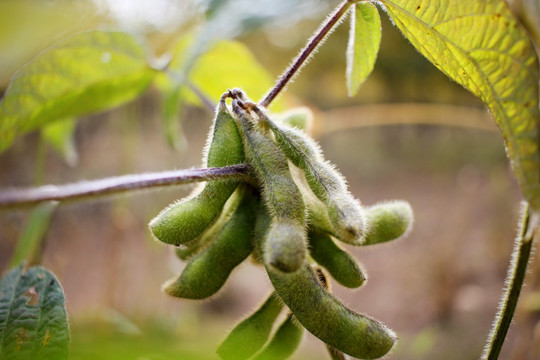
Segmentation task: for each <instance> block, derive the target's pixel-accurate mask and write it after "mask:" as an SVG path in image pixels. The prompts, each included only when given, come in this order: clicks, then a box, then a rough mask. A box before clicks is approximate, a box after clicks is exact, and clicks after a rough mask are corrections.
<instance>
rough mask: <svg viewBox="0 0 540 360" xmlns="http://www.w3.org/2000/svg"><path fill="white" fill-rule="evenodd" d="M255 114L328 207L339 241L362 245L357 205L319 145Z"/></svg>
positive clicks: (359, 207)
mask: <svg viewBox="0 0 540 360" xmlns="http://www.w3.org/2000/svg"><path fill="white" fill-rule="evenodd" d="M257 114H258V116H259V117H260V118H261V119H262V120H263V121H264V123H265V124H266V125H267V126H268V127H269V128H270V129H271V130H272V132H273V133H274V135H275V137H276V140H277V143H278V145H279V146H280V147H281V149H282V150H283V152H284V153H285V154H286V155H287V157H288V158H289V159H290V160H291V162H292V163H293V164H294V165H296V166H298V167H299V168H301V169H302V170H304V172H305V177H306V180H307V183H308V185H309V187H310V188H311V190H312V191H313V193H314V194H315V196H317V198H319V199H320V200H321V201H322V202H323V203H325V204H326V205H327V208H328V215H329V218H330V220H331V221H332V224H333V226H334V229H335V232H336V234H337V235H338V238H339V239H340V240H342V241H344V242H347V243H350V244H354V245H359V244H361V243H362V241H363V234H364V230H365V228H364V227H365V222H364V214H363V211H362V207H361V206H360V202H359V201H358V200H356V199H355V198H354V197H353V196H352V194H351V193H350V192H349V191H348V190H347V184H346V182H345V179H344V178H343V176H342V175H341V174H340V173H339V172H338V171H337V170H336V169H335V167H334V166H333V165H331V164H330V163H328V162H327V161H325V160H324V157H323V155H322V151H321V149H320V147H319V145H318V144H317V143H316V142H315V141H313V140H312V139H311V138H310V137H308V136H307V135H306V134H304V133H303V132H302V131H300V130H297V129H294V128H290V127H287V126H285V125H278V124H276V123H275V122H273V121H272V120H271V119H270V118H268V116H266V115H265V114H264V113H263V112H262V111H258V112H257Z"/></svg>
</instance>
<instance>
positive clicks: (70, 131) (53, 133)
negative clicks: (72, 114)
mask: <svg viewBox="0 0 540 360" xmlns="http://www.w3.org/2000/svg"><path fill="white" fill-rule="evenodd" d="M76 127H77V120H76V119H74V118H67V119H65V120H58V121H55V122H51V123H49V124H47V125H45V126H43V128H42V129H41V137H42V138H43V140H45V141H46V142H47V143H48V144H49V145H51V147H52V148H53V149H54V150H55V151H56V152H58V154H60V155H61V156H62V157H63V158H64V160H65V162H66V163H67V164H68V165H70V166H75V165H77V161H78V155H77V150H75V143H74V140H73V135H74V133H75V129H76Z"/></svg>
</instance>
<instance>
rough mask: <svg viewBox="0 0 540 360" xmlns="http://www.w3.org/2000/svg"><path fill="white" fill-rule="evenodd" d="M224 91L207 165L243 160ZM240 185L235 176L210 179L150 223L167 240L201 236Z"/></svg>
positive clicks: (213, 165)
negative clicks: (233, 178)
mask: <svg viewBox="0 0 540 360" xmlns="http://www.w3.org/2000/svg"><path fill="white" fill-rule="evenodd" d="M227 96H228V94H224V95H223V96H222V98H221V101H220V103H219V105H218V107H217V110H216V111H217V115H216V117H215V120H214V125H213V127H212V129H211V131H210V135H209V138H208V141H207V146H206V150H205V153H206V156H205V158H206V161H205V164H204V166H206V167H221V166H228V165H234V164H240V163H242V162H243V161H244V150H243V146H242V139H241V138H240V134H239V132H238V129H237V127H236V124H235V121H234V119H233V117H232V115H231V114H230V113H229V111H228V109H227V105H226V104H225V98H226V97H227ZM237 186H238V182H237V181H234V180H225V181H217V180H214V181H208V182H206V183H205V185H204V188H202V190H198V191H197V192H195V193H194V194H192V195H191V196H190V197H188V198H185V199H182V200H180V201H178V202H176V203H173V204H171V205H170V206H168V207H167V208H165V209H164V210H162V211H161V213H160V214H159V215H158V216H156V217H155V218H154V219H153V220H152V221H151V222H150V224H149V227H150V230H151V232H152V234H153V235H154V236H155V237H156V238H157V239H159V240H160V241H162V242H164V243H167V244H174V245H180V244H185V243H187V242H190V241H192V240H193V239H195V238H196V237H197V236H199V235H200V234H201V233H202V232H203V231H204V230H205V229H206V228H207V227H208V226H209V225H210V224H212V223H213V221H215V219H216V218H217V216H218V215H219V214H220V212H221V209H222V208H223V205H224V204H225V202H226V201H227V199H228V198H229V197H230V196H231V194H232V193H233V191H234V190H235V189H236V187H237Z"/></svg>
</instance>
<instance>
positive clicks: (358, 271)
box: [308, 227, 366, 288]
mask: <svg viewBox="0 0 540 360" xmlns="http://www.w3.org/2000/svg"><path fill="white" fill-rule="evenodd" d="M308 239H309V245H310V254H311V257H312V258H313V260H315V261H316V262H317V263H318V264H319V265H321V266H323V267H324V268H325V269H326V270H328V272H329V273H330V275H332V277H333V278H334V279H336V281H337V282H338V283H340V284H341V285H343V286H346V287H348V288H357V287H359V286H362V284H363V283H364V282H365V281H366V276H365V275H364V272H363V271H362V268H361V267H360V266H359V265H358V262H357V261H356V260H355V259H354V258H353V257H352V256H351V255H349V254H348V253H347V252H346V251H344V250H343V249H341V248H340V247H339V246H337V245H336V244H335V243H334V241H333V240H332V238H331V237H330V235H328V234H327V233H325V232H323V231H321V230H319V229H316V228H314V227H310V230H309V232H308Z"/></svg>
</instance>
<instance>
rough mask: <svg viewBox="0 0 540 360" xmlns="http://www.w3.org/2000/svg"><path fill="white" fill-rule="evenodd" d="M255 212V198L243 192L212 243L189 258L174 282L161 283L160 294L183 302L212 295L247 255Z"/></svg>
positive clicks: (249, 248) (251, 247) (250, 245)
mask: <svg viewBox="0 0 540 360" xmlns="http://www.w3.org/2000/svg"><path fill="white" fill-rule="evenodd" d="M256 212H257V199H256V198H255V197H253V196H252V194H251V192H250V191H247V192H246V193H245V194H244V195H243V197H242V200H241V202H240V204H239V205H238V208H237V209H236V211H235V212H234V214H233V215H232V217H231V218H230V220H229V221H228V222H227V223H226V224H225V226H224V227H223V229H221V231H220V232H219V234H218V235H217V236H216V238H215V240H214V241H213V242H212V243H211V244H210V245H209V246H208V247H207V248H206V249H204V250H203V251H202V252H201V253H199V254H197V255H196V256H194V257H193V258H192V259H191V261H190V262H189V263H188V264H187V266H186V268H185V269H184V271H182V274H180V276H179V277H178V278H177V279H173V280H171V281H169V282H167V283H165V284H164V287H163V290H164V292H165V293H167V294H169V295H171V296H175V297H180V298H187V299H204V298H207V297H209V296H212V295H213V294H215V293H216V292H217V291H218V290H219V289H220V288H221V287H222V286H223V284H225V281H226V280H227V278H228V277H229V275H230V273H231V272H232V270H233V269H234V268H235V267H236V266H237V265H239V264H240V263H241V262H242V261H244V260H245V259H246V258H247V257H248V256H249V254H250V253H251V251H252V249H253V239H252V228H253V224H254V222H255V219H256Z"/></svg>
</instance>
